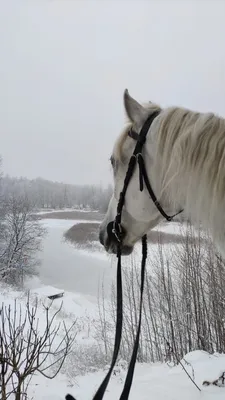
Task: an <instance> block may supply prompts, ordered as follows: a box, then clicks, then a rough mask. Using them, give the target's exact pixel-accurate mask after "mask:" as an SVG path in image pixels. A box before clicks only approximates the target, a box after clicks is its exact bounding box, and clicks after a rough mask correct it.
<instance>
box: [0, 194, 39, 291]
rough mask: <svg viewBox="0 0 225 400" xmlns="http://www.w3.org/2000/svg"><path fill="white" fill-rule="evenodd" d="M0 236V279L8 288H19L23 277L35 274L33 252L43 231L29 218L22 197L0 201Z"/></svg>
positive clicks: (30, 210) (28, 206) (29, 206)
mask: <svg viewBox="0 0 225 400" xmlns="http://www.w3.org/2000/svg"><path fill="white" fill-rule="evenodd" d="M2 208H3V210H4V216H3V219H2V230H1V236H0V276H1V279H2V280H4V281H5V282H7V283H11V284H22V283H23V279H24V276H27V275H32V274H34V273H35V267H36V266H37V265H38V259H37V252H38V251H39V250H40V246H41V240H42V238H43V236H44V234H45V232H46V231H45V229H44V228H43V226H41V224H40V222H39V221H38V220H37V219H36V218H35V217H34V216H33V206H32V203H31V202H30V200H29V199H28V198H27V196H26V195H21V196H16V195H15V194H12V195H11V196H8V197H4V200H3V207H2Z"/></svg>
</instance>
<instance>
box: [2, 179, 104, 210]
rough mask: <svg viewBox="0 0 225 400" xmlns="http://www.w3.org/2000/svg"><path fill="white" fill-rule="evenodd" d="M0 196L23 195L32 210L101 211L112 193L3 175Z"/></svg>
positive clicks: (93, 188) (97, 186)
mask: <svg viewBox="0 0 225 400" xmlns="http://www.w3.org/2000/svg"><path fill="white" fill-rule="evenodd" d="M1 189H2V193H3V194H4V193H5V194H8V193H13V194H14V195H18V196H21V195H22V194H23V195H24V193H26V196H27V197H28V198H29V200H30V202H31V203H32V204H33V205H34V207H36V208H52V209H63V208H72V207H78V208H90V209H92V210H99V211H100V212H105V211H106V210H107V206H108V203H109V200H110V197H111V194H112V186H111V185H108V187H106V188H104V187H102V186H101V185H72V184H65V183H61V182H52V181H49V180H46V179H43V178H37V179H32V180H30V179H27V178H12V177H9V176H7V175H6V176H3V177H2V180H1Z"/></svg>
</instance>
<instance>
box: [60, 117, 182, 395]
mask: <svg viewBox="0 0 225 400" xmlns="http://www.w3.org/2000/svg"><path fill="white" fill-rule="evenodd" d="M158 115H159V111H156V112H154V113H153V114H152V115H151V116H150V117H149V118H148V119H147V120H146V121H145V123H144V125H143V127H142V129H141V132H140V134H138V133H137V132H134V131H133V130H130V132H129V133H128V135H129V136H130V137H131V138H132V139H134V140H136V141H137V144H136V146H135V149H134V152H133V154H132V156H131V158H130V161H129V164H128V169H127V173H126V176H125V179H124V186H123V190H122V192H121V193H120V198H119V202H118V205H117V215H116V218H115V220H114V221H111V222H110V223H109V224H108V226H107V232H108V236H109V237H112V238H113V239H114V240H115V239H116V241H117V258H118V262H117V279H116V281H117V313H116V333H115V342H114V351H113V356H112V361H111V365H110V368H109V371H108V373H107V375H106V377H105V378H104V380H103V382H102V383H101V385H100V386H99V388H98V390H97V392H96V393H95V395H94V397H93V399H92V400H102V399H103V396H104V394H105V391H106V389H107V386H108V383H109V380H110V377H111V374H112V371H113V368H114V366H115V363H116V360H117V357H118V353H119V349H120V343H121V336H122V326H123V289H122V266H121V256H122V254H121V249H122V242H123V238H124V235H125V230H124V229H123V227H122V226H121V217H122V210H123V206H124V202H125V195H126V191H127V188H128V185H129V182H130V180H131V178H132V175H133V172H134V168H135V166H136V163H138V166H139V184H140V191H143V189H144V183H145V185H146V188H147V190H148V192H149V195H150V197H151V200H152V201H153V203H154V204H155V206H156V207H157V209H158V210H159V212H160V213H161V214H162V216H163V217H164V218H165V219H166V220H167V221H169V222H170V221H172V220H173V218H174V217H175V216H176V215H178V214H180V213H181V212H182V211H183V210H180V211H179V212H177V213H176V214H174V215H172V216H169V215H167V214H166V212H165V211H164V210H163V208H162V207H161V205H160V203H159V202H158V200H157V197H156V196H155V193H154V191H153V189H152V186H151V184H150V181H149V179H148V175H147V171H146V168H145V164H144V159H143V156H142V148H143V145H144V143H145V141H146V136H147V133H148V131H149V128H150V126H151V124H152V122H153V120H154V119H155V118H156V117H157V116H158ZM146 260H147V235H144V236H143V237H142V261H141V285H140V305H139V321H138V327H137V332H136V338H135V342H134V347H133V352H132V355H131V359H130V363H129V367H128V371H127V376H126V379H125V383H124V387H123V391H122V393H121V396H120V399H119V400H127V399H128V397H129V393H130V389H131V385H132V381H133V375H134V369H135V363H136V359H137V353H138V346H139V337H140V331H141V318H142V303H143V292H144V281H145V266H146ZM66 400H76V399H75V398H74V397H73V396H71V395H70V394H68V395H66Z"/></svg>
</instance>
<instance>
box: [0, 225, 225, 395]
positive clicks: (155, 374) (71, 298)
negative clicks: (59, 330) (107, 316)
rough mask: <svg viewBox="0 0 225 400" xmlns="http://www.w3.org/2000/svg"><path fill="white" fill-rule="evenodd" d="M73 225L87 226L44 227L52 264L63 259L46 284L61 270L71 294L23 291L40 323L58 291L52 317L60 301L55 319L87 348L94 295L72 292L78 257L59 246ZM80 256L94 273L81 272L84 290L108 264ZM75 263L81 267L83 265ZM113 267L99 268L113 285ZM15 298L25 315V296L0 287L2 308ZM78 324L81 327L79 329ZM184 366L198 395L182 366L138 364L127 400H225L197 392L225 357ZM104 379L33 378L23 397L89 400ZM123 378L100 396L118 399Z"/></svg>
mask: <svg viewBox="0 0 225 400" xmlns="http://www.w3.org/2000/svg"><path fill="white" fill-rule="evenodd" d="M78 222H87V221H83V220H82V221H68V220H44V221H43V223H44V224H45V226H46V227H47V228H48V229H49V232H50V236H51V232H52V235H53V236H52V242H51V246H52V247H51V246H50V248H49V253H48V254H50V253H51V252H54V251H55V253H54V256H55V260H56V259H57V257H59V254H60V251H61V252H62V255H63V257H62V258H61V259H60V262H61V263H62V264H61V266H60V265H59V264H55V263H53V265H52V270H51V271H52V278H51V276H49V282H51V280H52V281H53V282H54V279H53V278H54V271H55V273H57V268H61V267H62V275H61V276H63V275H66V274H67V273H68V279H69V280H70V281H72V283H71V287H72V288H73V290H68V289H66V290H65V287H64V286H65V285H55V284H52V283H51V284H50V283H49V284H47V285H46V284H43V282H40V281H39V280H36V281H35V280H34V281H33V282H32V281H29V282H27V287H28V288H29V289H30V293H31V294H30V295H31V299H32V301H33V300H34V298H36V297H37V298H38V317H39V319H40V321H42V322H43V323H44V313H43V308H42V307H43V304H49V300H48V298H47V296H49V295H51V294H55V293H57V292H60V291H62V290H63V291H64V292H65V293H64V297H63V298H61V299H57V300H54V302H53V304H52V307H53V308H52V311H53V312H54V311H56V309H57V308H58V307H59V305H60V304H61V301H63V305H62V309H61V311H60V314H59V315H58V319H59V320H60V319H61V320H64V321H65V322H66V323H67V324H68V323H71V322H72V321H74V320H75V319H77V318H78V321H79V333H78V335H77V337H76V346H79V345H85V344H86V345H87V344H88V343H91V342H92V340H93V339H92V335H91V334H90V331H91V330H92V329H93V326H92V325H93V323H94V321H95V320H96V318H97V314H98V309H97V301H96V297H95V296H94V294H93V293H91V294H90V293H89V290H87V291H86V292H85V290H84V291H81V290H76V285H75V284H73V282H74V279H75V276H76V275H78V274H79V271H80V270H79V269H78V270H75V272H73V268H75V266H74V260H75V259H76V254H77V252H79V251H78V250H76V251H75V250H74V248H73V247H72V246H70V245H69V244H68V243H64V242H63V241H61V240H60V238H61V236H62V234H63V232H64V231H65V230H66V229H69V228H70V227H71V226H72V225H73V224H74V223H78ZM90 222H93V221H90ZM156 229H160V230H163V231H166V232H170V233H179V232H180V229H181V225H180V224H173V223H172V224H166V225H165V224H164V225H161V226H160V227H159V228H156ZM53 232H54V234H53ZM46 240H49V239H46ZM45 245H46V243H45ZM65 246H68V249H69V252H70V253H71V260H72V261H73V262H71V263H69V264H68V265H69V267H66V261H68V258H67V259H66V260H65V259H64V257H65V252H64V251H65V248H66V247H65ZM156 246H157V245H152V246H150V249H149V252H150V253H151V252H153V250H154V249H155V250H156ZM168 248H169V247H168ZM45 251H46V248H45V246H44V255H45V256H46V253H45ZM166 252H167V250H166ZM84 253H85V252H84V251H83V250H82V251H81V252H80V254H81V255H83V256H84V255H85V257H89V264H90V266H92V268H93V271H94V272H93V273H92V275H91V272H90V270H89V269H88V270H87V269H86V270H85V266H84V270H85V271H84V274H85V276H86V281H87V286H88V282H89V283H90V281H95V280H96V281H97V280H98V274H95V273H96V271H95V264H94V262H95V261H96V260H97V261H98V262H100V261H101V258H102V260H103V258H104V257H105V258H104V260H108V258H107V256H106V255H103V253H102V252H99V254H97V253H95V254H90V253H86V254H84ZM140 256H141V254H140V246H137V248H136V250H135V259H136V260H137V261H139V260H140ZM63 259H64V264H63ZM80 260H81V261H82V259H80ZM94 260H95V261H94ZM124 260H125V259H124ZM52 261H53V260H52ZM47 262H51V260H50V259H48V260H47ZM126 262H129V257H128V258H126ZM112 263H113V264H112ZM112 263H111V264H109V263H108V264H107V263H105V264H104V266H102V268H103V269H104V268H105V269H106V270H107V269H109V268H110V269H111V270H112V269H113V270H114V271H113V274H112V275H111V276H110V279H112V280H113V279H114V278H115V272H116V271H115V270H116V269H115V268H112V267H114V266H115V265H116V259H115V258H114V261H113V262H112ZM81 267H82V266H81ZM74 274H75V275H74ZM71 276H72V277H73V279H71ZM77 280H78V281H79V276H77ZM78 287H79V285H78ZM15 298H17V302H18V304H21V306H22V308H23V309H25V304H26V296H25V294H24V293H21V292H16V291H13V290H12V289H10V291H9V290H8V288H7V287H5V288H4V287H3V286H0V303H2V302H4V304H5V305H9V304H10V305H11V306H12V307H13V306H14V299H15ZM82 321H83V323H81V322H82ZM187 362H188V363H190V365H189V364H187ZM184 365H185V368H186V369H187V370H188V372H189V373H190V374H191V376H193V374H194V380H195V382H196V383H197V385H198V386H199V387H200V388H201V392H199V391H198V390H197V388H196V387H195V386H194V385H193V383H192V382H191V381H190V379H189V378H188V377H187V375H186V374H185V372H184V371H183V369H182V367H181V366H176V367H171V366H169V365H167V364H159V363H158V364H151V365H150V364H137V366H136V370H135V376H134V381H133V386H132V390H131V394H130V399H131V400H132V399H133V400H137V399H140V400H145V399H146V400H147V399H148V400H149V399H153V400H154V399H155V400H156V399H157V400H164V399H168V400H178V399H179V400H180V399H181V398H182V400H189V399H192V400H198V399H204V400H208V399H217V400H222V399H224V398H225V387H221V388H220V387H216V386H208V387H205V386H202V383H203V381H205V380H208V381H213V380H215V379H217V378H218V377H219V376H220V375H221V373H222V372H223V371H225V355H223V354H222V355H219V354H214V355H209V354H207V353H205V352H202V351H195V352H192V353H189V354H188V355H186V357H185V362H184ZM105 374H106V370H105V371H98V372H94V373H89V374H87V375H84V376H75V374H73V369H71V371H70V374H69V376H68V374H67V375H66V374H62V373H61V374H59V375H58V376H57V377H56V378H55V379H53V380H48V379H46V378H44V377H43V376H41V375H39V374H37V375H35V376H34V377H33V379H32V381H31V383H30V386H29V389H28V396H29V398H30V399H31V398H32V399H33V400H63V399H64V398H65V395H66V394H67V393H70V394H72V395H73V396H75V398H76V399H77V400H87V399H90V400H91V399H92V397H93V394H94V392H95V391H96V389H97V388H98V386H99V384H100V383H101V381H102V379H103V378H104V376H105ZM125 375H126V369H123V368H122V367H117V368H116V374H115V375H114V376H113V377H112V380H111V383H110V384H109V387H108V390H107V392H106V395H105V398H106V399H109V400H117V399H119V397H120V393H121V391H122V388H123V382H124V378H125Z"/></svg>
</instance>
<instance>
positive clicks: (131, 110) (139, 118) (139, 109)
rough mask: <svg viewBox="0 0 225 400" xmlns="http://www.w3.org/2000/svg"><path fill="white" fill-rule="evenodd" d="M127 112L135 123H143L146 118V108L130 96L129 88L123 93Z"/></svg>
mask: <svg viewBox="0 0 225 400" xmlns="http://www.w3.org/2000/svg"><path fill="white" fill-rule="evenodd" d="M123 99H124V107H125V111H126V114H127V116H128V118H129V119H130V121H131V122H133V123H134V124H137V125H139V124H142V123H143V121H144V120H145V118H146V109H145V108H144V107H143V106H142V105H141V104H139V103H138V102H137V101H136V100H135V99H133V97H131V96H130V94H129V92H128V90H127V89H125V91H124V95H123Z"/></svg>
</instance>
